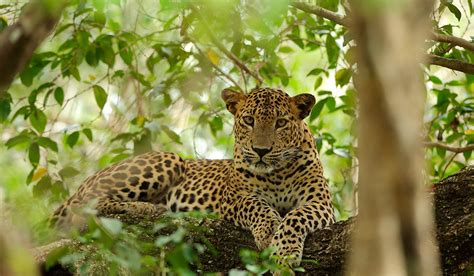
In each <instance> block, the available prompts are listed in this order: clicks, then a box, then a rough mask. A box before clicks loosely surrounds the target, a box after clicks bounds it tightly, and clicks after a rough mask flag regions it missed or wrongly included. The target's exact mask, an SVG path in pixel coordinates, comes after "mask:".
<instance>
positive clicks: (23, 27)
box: [0, 0, 66, 98]
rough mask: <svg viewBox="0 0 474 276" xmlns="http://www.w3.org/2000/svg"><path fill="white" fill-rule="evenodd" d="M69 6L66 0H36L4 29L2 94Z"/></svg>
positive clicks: (0, 49) (0, 72)
mask: <svg viewBox="0 0 474 276" xmlns="http://www.w3.org/2000/svg"><path fill="white" fill-rule="evenodd" d="M65 6H66V2H65V1H63V0H54V1H48V0H32V1H31V2H30V3H28V4H26V5H25V7H24V8H23V11H22V12H21V14H20V18H19V20H18V21H17V22H15V23H14V24H13V25H11V26H9V27H7V28H6V29H5V30H3V31H2V32H1V33H0V98H2V96H3V95H4V94H5V90H7V89H8V87H9V86H10V84H11V83H12V81H13V80H14V78H15V76H16V74H18V73H19V72H20V71H21V70H22V69H23V67H24V66H25V65H26V64H27V62H28V61H29V60H30V58H31V56H32V55H33V53H34V51H35V50H36V48H38V46H39V45H40V44H41V42H43V40H44V39H45V38H46V37H47V36H48V35H49V33H51V31H52V30H53V29H54V27H55V26H56V23H57V22H58V20H59V18H60V16H61V12H62V11H63V9H64V8H65Z"/></svg>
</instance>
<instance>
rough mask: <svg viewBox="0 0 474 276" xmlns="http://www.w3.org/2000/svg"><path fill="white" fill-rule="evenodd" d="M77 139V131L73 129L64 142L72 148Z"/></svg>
mask: <svg viewBox="0 0 474 276" xmlns="http://www.w3.org/2000/svg"><path fill="white" fill-rule="evenodd" d="M78 140H79V131H74V132H73V133H71V134H69V135H68V137H67V139H66V143H67V144H68V145H69V146H70V147H71V148H72V147H74V145H76V144H77V141H78Z"/></svg>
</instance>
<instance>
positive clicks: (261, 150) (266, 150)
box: [252, 147, 272, 158]
mask: <svg viewBox="0 0 474 276" xmlns="http://www.w3.org/2000/svg"><path fill="white" fill-rule="evenodd" d="M252 149H253V151H255V152H256V153H257V154H258V156H260V158H262V157H263V156H264V155H265V154H267V153H269V152H270V151H272V148H256V147H252Z"/></svg>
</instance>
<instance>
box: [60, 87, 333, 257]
mask: <svg viewBox="0 0 474 276" xmlns="http://www.w3.org/2000/svg"><path fill="white" fill-rule="evenodd" d="M222 98H223V99H224V101H225V103H226V106H227V109H228V110H229V111H230V112H231V113H232V114H233V115H234V118H235V123H234V135H235V145H234V159H233V160H183V159H181V158H180V157H179V156H178V155H176V154H174V153H164V152H149V153H146V154H142V155H138V156H136V157H134V158H132V159H129V160H125V161H122V162H120V163H118V164H115V165H112V166H110V167H108V168H105V169H103V170H102V171H99V172H98V173H96V174H94V175H92V176H91V177H89V178H87V179H86V180H85V182H84V183H83V184H82V185H81V186H80V188H79V190H78V191H77V192H76V193H75V194H74V195H73V196H71V198H69V200H67V201H66V202H65V203H64V204H63V205H61V206H60V207H59V208H58V209H57V210H56V212H55V213H54V214H53V216H52V220H53V222H54V223H55V224H56V225H70V224H74V225H80V224H83V223H84V221H83V218H82V216H81V215H78V213H77V212H76V211H75V210H77V209H80V208H79V207H81V206H84V204H85V203H87V202H91V201H95V202H96V206H95V208H96V209H97V211H98V214H99V215H101V214H114V213H119V214H125V213H126V214H134V215H150V214H157V213H161V212H163V211H164V210H171V211H173V212H176V211H189V210H210V211H213V212H216V213H219V214H220V215H221V216H222V217H223V218H224V219H227V220H230V221H232V222H234V223H235V224H236V225H239V226H241V227H243V228H246V229H249V230H250V231H251V232H252V234H253V236H254V238H255V241H256V243H257V246H258V247H259V248H260V249H263V248H266V247H267V246H269V245H274V246H276V247H277V252H276V254H277V255H278V256H289V255H293V256H294V258H289V259H288V260H289V265H291V266H294V265H298V264H299V262H300V260H301V256H302V251H303V245H304V240H305V238H306V236H307V234H308V233H311V232H312V231H314V230H315V229H317V228H323V227H326V226H328V225H329V224H331V223H333V222H334V215H333V208H332V203H331V195H330V193H329V189H328V185H327V182H326V180H325V178H324V176H323V168H322V166H321V163H320V161H319V157H318V153H317V150H316V147H315V143H314V139H313V136H312V135H311V133H310V131H309V129H308V127H307V126H306V124H305V123H304V122H303V119H304V118H305V117H306V116H307V115H308V114H309V112H310V111H311V108H312V107H313V105H314V101H315V100H314V97H313V96H312V95H310V94H300V95H297V96H295V97H290V96H288V95H287V94H286V93H284V92H283V91H281V90H277V89H271V88H259V89H255V90H253V91H252V92H251V93H250V94H248V95H243V94H240V93H237V92H235V91H232V90H228V89H226V90H224V91H223V92H222Z"/></svg>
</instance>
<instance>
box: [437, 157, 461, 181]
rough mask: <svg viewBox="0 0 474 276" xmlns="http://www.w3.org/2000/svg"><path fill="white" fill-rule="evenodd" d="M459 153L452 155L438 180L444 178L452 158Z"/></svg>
mask: <svg viewBox="0 0 474 276" xmlns="http://www.w3.org/2000/svg"><path fill="white" fill-rule="evenodd" d="M458 154H459V153H457V152H456V153H454V154H453V156H451V158H449V161H448V163H446V166H445V167H444V170H443V172H442V173H441V176H440V178H441V179H443V177H444V174H445V173H446V170H447V169H448V167H449V165H451V163H452V162H453V160H454V158H456V156H457V155H458Z"/></svg>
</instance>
